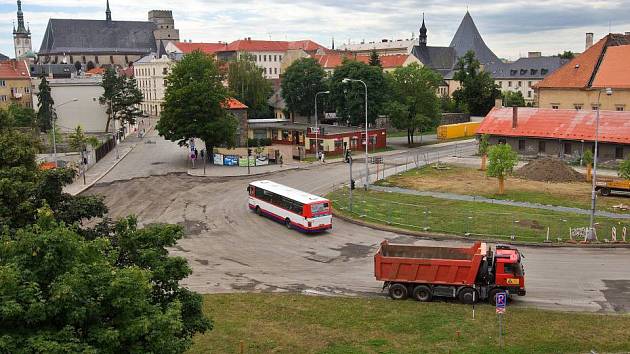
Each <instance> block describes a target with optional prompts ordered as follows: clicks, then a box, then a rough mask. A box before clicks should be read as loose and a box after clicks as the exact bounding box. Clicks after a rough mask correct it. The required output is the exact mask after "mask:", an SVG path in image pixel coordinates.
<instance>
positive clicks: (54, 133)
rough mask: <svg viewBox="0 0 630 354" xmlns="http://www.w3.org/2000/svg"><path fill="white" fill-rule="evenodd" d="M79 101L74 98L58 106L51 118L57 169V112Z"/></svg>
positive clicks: (55, 107)
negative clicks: (60, 108) (58, 109)
mask: <svg viewBox="0 0 630 354" xmlns="http://www.w3.org/2000/svg"><path fill="white" fill-rule="evenodd" d="M78 100H79V99H78V98H73V99H72V100H70V101H68V102H64V103H61V104H58V105H56V106H54V107H53V108H54V110H53V112H52V117H51V118H52V139H53V159H55V168H57V167H59V166H58V165H57V137H56V135H57V133H56V132H55V121H56V120H57V119H56V117H57V112H56V110H57V108H59V107H62V106H65V105H67V104H68V103H72V102H76V101H78Z"/></svg>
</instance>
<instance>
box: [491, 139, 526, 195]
mask: <svg viewBox="0 0 630 354" xmlns="http://www.w3.org/2000/svg"><path fill="white" fill-rule="evenodd" d="M488 159H489V160H490V161H489V164H488V171H487V172H486V174H487V175H488V176H489V177H496V178H498V179H499V194H505V179H506V178H507V176H509V175H511V174H512V171H513V170H514V166H516V164H517V163H518V155H517V154H516V152H515V151H513V150H512V147H511V146H510V145H508V144H499V145H495V146H492V147H491V148H490V149H489V150H488Z"/></svg>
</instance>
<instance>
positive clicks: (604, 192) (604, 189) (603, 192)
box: [602, 188, 610, 197]
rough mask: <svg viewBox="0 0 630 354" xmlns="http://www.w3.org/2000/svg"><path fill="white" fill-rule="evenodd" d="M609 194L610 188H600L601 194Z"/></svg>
mask: <svg viewBox="0 0 630 354" xmlns="http://www.w3.org/2000/svg"><path fill="white" fill-rule="evenodd" d="M609 195H610V189H609V188H602V196H604V197H607V196H609Z"/></svg>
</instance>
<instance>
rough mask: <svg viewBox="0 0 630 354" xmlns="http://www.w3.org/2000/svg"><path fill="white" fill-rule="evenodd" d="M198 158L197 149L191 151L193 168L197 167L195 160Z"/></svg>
mask: <svg viewBox="0 0 630 354" xmlns="http://www.w3.org/2000/svg"><path fill="white" fill-rule="evenodd" d="M196 159H197V155H195V151H191V152H190V161H191V162H192V168H193V169H194V168H195V160H196Z"/></svg>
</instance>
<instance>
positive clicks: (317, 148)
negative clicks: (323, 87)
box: [315, 91, 330, 159]
mask: <svg viewBox="0 0 630 354" xmlns="http://www.w3.org/2000/svg"><path fill="white" fill-rule="evenodd" d="M329 93H330V91H322V92H318V93H316V94H315V158H316V159H318V158H319V138H318V135H319V116H318V115H317V96H319V95H327V94H329Z"/></svg>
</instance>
